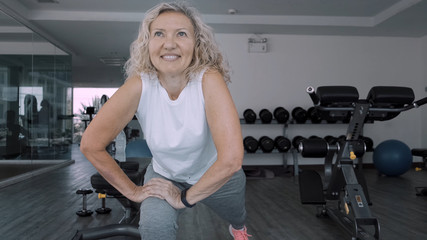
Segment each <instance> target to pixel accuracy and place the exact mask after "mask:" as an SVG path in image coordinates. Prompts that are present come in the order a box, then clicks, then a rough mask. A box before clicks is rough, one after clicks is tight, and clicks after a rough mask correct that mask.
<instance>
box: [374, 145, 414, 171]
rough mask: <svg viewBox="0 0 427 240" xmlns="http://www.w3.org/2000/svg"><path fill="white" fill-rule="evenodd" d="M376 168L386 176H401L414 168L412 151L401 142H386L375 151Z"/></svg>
mask: <svg viewBox="0 0 427 240" xmlns="http://www.w3.org/2000/svg"><path fill="white" fill-rule="evenodd" d="M373 161H374V166H375V168H376V169H377V170H378V171H379V172H380V173H382V174H384V175H386V176H399V175H402V174H404V173H405V172H407V171H408V170H409V169H410V168H411V166H412V153H411V149H410V148H409V147H408V145H406V144H405V143H403V142H401V141H399V140H394V139H392V140H386V141H384V142H382V143H380V144H379V145H378V146H377V147H376V148H375V150H374V155H373Z"/></svg>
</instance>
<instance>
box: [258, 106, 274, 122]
mask: <svg viewBox="0 0 427 240" xmlns="http://www.w3.org/2000/svg"><path fill="white" fill-rule="evenodd" d="M259 118H260V119H261V122H262V123H271V120H273V114H272V113H271V112H270V111H269V110H268V109H265V108H264V109H262V110H261V111H260V112H259Z"/></svg>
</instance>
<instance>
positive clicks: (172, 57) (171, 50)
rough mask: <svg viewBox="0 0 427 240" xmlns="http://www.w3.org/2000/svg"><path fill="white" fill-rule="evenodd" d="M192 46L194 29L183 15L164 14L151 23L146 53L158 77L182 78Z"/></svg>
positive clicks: (193, 44) (190, 57)
mask: <svg viewBox="0 0 427 240" xmlns="http://www.w3.org/2000/svg"><path fill="white" fill-rule="evenodd" d="M194 46H195V39H194V28H193V25H192V24H191V21H190V19H189V18H188V17H186V16H185V15H184V14H182V13H179V12H164V13H162V14H160V15H159V16H158V17H157V18H156V19H155V20H154V21H153V22H152V23H151V25H150V41H149V44H148V51H149V54H150V60H151V62H152V64H153V65H154V67H155V68H156V69H157V72H158V74H159V77H177V76H180V75H182V77H184V70H185V69H186V68H187V67H188V66H189V65H190V63H191V60H192V58H193V53H194Z"/></svg>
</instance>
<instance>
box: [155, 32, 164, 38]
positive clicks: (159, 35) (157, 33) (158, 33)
mask: <svg viewBox="0 0 427 240" xmlns="http://www.w3.org/2000/svg"><path fill="white" fill-rule="evenodd" d="M162 35H163V33H162V32H155V33H154V36H156V37H161V36H162Z"/></svg>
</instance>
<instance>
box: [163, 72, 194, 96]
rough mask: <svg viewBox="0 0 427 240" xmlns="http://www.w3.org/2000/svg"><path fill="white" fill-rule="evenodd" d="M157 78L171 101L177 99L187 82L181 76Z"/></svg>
mask: <svg viewBox="0 0 427 240" xmlns="http://www.w3.org/2000/svg"><path fill="white" fill-rule="evenodd" d="M158 78H159V82H160V84H161V85H162V87H163V88H164V89H165V90H166V92H167V93H168V95H169V98H170V99H171V100H176V99H178V97H179V95H180V94H181V92H182V90H183V89H184V88H185V86H186V85H187V82H188V80H187V79H186V78H185V77H183V76H177V77H173V76H172V77H171V76H170V77H165V76H159V77H158Z"/></svg>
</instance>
